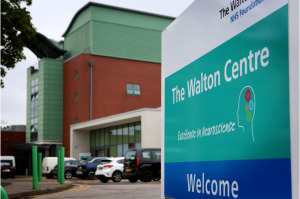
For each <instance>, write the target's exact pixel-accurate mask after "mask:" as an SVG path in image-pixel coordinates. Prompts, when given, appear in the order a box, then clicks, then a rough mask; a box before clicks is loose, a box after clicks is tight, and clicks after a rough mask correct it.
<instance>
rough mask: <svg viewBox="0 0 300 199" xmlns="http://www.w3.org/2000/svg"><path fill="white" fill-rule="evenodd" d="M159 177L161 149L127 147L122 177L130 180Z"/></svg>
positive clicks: (146, 179)
mask: <svg viewBox="0 0 300 199" xmlns="http://www.w3.org/2000/svg"><path fill="white" fill-rule="evenodd" d="M160 177H161V150H160V149H159V148H141V149H129V150H128V151H127V152H126V154H125V160H124V171H123V178H126V179H128V180H129V181H130V182H136V181H138V179H140V180H141V181H144V182H150V181H152V180H155V181H158V180H160Z"/></svg>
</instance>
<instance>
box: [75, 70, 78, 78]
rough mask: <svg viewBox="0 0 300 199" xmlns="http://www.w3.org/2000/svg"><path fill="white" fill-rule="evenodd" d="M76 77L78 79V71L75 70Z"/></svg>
mask: <svg viewBox="0 0 300 199" xmlns="http://www.w3.org/2000/svg"><path fill="white" fill-rule="evenodd" d="M75 79H78V71H75Z"/></svg>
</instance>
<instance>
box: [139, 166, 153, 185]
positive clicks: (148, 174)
mask: <svg viewBox="0 0 300 199" xmlns="http://www.w3.org/2000/svg"><path fill="white" fill-rule="evenodd" d="M152 178H153V174H152V171H150V170H148V169H147V170H144V171H143V173H142V177H141V181H144V182H151V181H152Z"/></svg>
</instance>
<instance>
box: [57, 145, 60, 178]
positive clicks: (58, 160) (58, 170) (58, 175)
mask: <svg viewBox="0 0 300 199" xmlns="http://www.w3.org/2000/svg"><path fill="white" fill-rule="evenodd" d="M59 165H60V149H59V150H57V182H60V166H59Z"/></svg>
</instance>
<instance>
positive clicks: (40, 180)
mask: <svg viewBox="0 0 300 199" xmlns="http://www.w3.org/2000/svg"><path fill="white" fill-rule="evenodd" d="M38 171H39V173H38V174H39V182H42V153H38Z"/></svg>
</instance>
